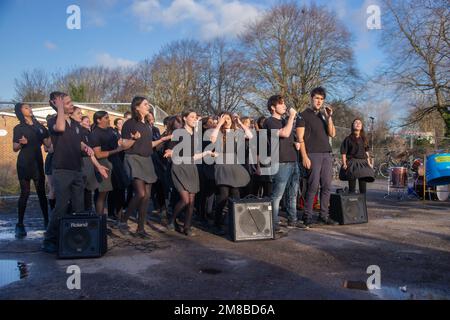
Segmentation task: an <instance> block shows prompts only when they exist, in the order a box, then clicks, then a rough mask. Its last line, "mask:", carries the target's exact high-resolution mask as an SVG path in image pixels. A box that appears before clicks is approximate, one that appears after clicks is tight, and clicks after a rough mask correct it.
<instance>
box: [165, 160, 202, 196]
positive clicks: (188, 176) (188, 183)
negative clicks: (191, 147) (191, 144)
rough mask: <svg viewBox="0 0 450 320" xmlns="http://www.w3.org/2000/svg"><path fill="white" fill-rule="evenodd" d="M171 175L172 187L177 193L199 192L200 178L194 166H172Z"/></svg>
mask: <svg viewBox="0 0 450 320" xmlns="http://www.w3.org/2000/svg"><path fill="white" fill-rule="evenodd" d="M171 173H172V182H173V185H174V186H175V189H177V191H178V192H181V191H188V192H190V193H197V192H199V191H200V178H199V175H198V170H197V165H196V164H172V169H171Z"/></svg>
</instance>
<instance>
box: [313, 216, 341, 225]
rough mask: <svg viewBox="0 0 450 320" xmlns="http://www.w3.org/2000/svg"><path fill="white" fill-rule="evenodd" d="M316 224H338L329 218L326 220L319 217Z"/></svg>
mask: <svg viewBox="0 0 450 320" xmlns="http://www.w3.org/2000/svg"><path fill="white" fill-rule="evenodd" d="M317 222H318V223H319V224H322V225H327V226H337V225H338V224H339V223H338V222H336V221H334V220H333V219H331V218H329V217H328V218H326V219H324V218H322V217H320V218H319V219H318V220H317Z"/></svg>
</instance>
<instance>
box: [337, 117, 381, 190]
mask: <svg viewBox="0 0 450 320" xmlns="http://www.w3.org/2000/svg"><path fill="white" fill-rule="evenodd" d="M351 130H352V133H351V134H350V135H349V136H348V137H346V138H345V139H344V141H343V142H342V145H341V155H342V170H341V174H340V179H341V180H347V181H348V186H349V192H351V193H354V192H355V190H356V179H358V181H359V192H360V193H366V182H373V181H374V180H375V179H374V171H373V164H372V163H371V161H370V157H369V152H368V151H369V146H368V141H367V138H366V135H365V134H364V126H363V122H362V120H360V119H355V120H354V121H353V122H352V129H351Z"/></svg>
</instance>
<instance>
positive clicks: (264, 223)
mask: <svg viewBox="0 0 450 320" xmlns="http://www.w3.org/2000/svg"><path fill="white" fill-rule="evenodd" d="M228 212H229V215H228V217H229V224H228V225H229V229H230V233H229V234H230V235H231V239H232V240H233V241H248V240H264V239H274V230H273V221H272V202H271V200H270V199H268V198H264V199H242V200H230V201H229V204H228Z"/></svg>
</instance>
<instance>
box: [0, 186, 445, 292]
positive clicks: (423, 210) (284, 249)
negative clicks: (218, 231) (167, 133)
mask: <svg viewBox="0 0 450 320" xmlns="http://www.w3.org/2000/svg"><path fill="white" fill-rule="evenodd" d="M384 193H385V191H384V184H383V183H382V182H379V183H378V184H372V185H371V190H370V192H369V194H368V202H367V204H368V213H369V223H368V224H360V225H347V226H329V227H316V228H313V229H310V230H297V229H296V230H292V229H284V230H285V232H286V236H284V237H282V238H280V239H278V240H275V241H273V240H265V241H248V242H239V243H234V242H231V241H229V240H228V239H226V238H223V237H218V236H215V235H213V234H211V233H209V232H206V231H203V230H200V229H198V230H197V231H196V232H197V233H198V236H197V237H193V238H186V237H184V236H182V235H180V234H177V233H175V232H172V231H168V230H167V229H166V228H165V227H164V226H162V225H160V224H157V223H153V222H152V223H151V225H148V226H147V228H148V232H149V233H150V234H151V239H150V240H141V239H138V238H134V237H131V236H123V235H121V234H120V233H119V232H118V231H117V230H113V235H112V236H111V237H109V239H108V244H109V251H108V252H107V254H106V255H105V256H104V257H102V258H99V259H78V260H57V259H56V257H55V256H54V255H49V254H45V253H42V252H41V251H40V244H41V240H42V237H43V230H42V218H41V216H40V212H39V209H38V206H37V201H36V200H32V201H30V206H29V210H28V211H27V216H26V223H25V224H26V227H27V231H28V237H27V238H26V239H22V240H16V239H15V238H14V227H15V219H16V213H15V202H14V201H12V200H7V201H3V202H2V203H1V204H0V299H188V300H189V299H275V300H277V299H401V300H408V299H449V298H450V273H449V272H448V271H449V266H450V241H449V240H450V203H449V202H448V201H447V202H430V201H427V202H422V201H418V200H414V199H404V200H398V199H397V198H395V197H392V198H390V199H384V197H383V196H384ZM132 228H134V225H133V226H132ZM71 265H77V266H79V268H80V270H81V289H80V290H69V289H68V288H67V279H68V277H69V276H70V274H67V273H66V271H67V267H69V266H71ZM371 265H376V266H379V268H380V271H381V277H380V282H381V289H372V290H361V289H351V288H345V287H344V282H345V281H354V282H358V283H365V282H366V280H367V278H368V277H369V276H370V274H368V273H367V272H366V271H367V268H368V267H369V266H371Z"/></svg>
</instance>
